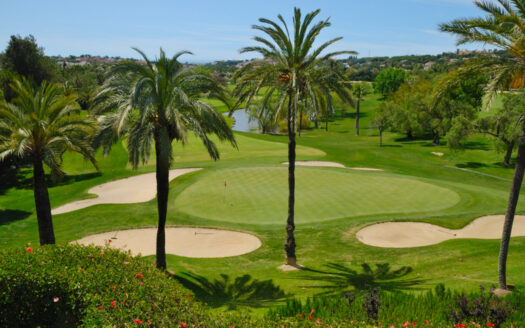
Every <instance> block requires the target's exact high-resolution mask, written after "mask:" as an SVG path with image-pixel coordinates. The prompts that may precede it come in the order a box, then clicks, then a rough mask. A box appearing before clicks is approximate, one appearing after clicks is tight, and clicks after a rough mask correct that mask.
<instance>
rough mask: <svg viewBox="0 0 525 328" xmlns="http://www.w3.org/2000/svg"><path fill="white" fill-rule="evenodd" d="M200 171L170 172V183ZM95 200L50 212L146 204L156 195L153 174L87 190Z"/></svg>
mask: <svg viewBox="0 0 525 328" xmlns="http://www.w3.org/2000/svg"><path fill="white" fill-rule="evenodd" d="M197 170H200V169H176V170H170V181H171V180H173V179H175V178H176V177H178V176H181V175H183V174H186V173H190V172H194V171H197ZM88 193H90V194H96V195H98V197H97V198H89V199H83V200H78V201H75V202H72V203H68V204H65V205H62V206H59V207H57V208H55V209H53V210H52V211H51V213H52V214H62V213H67V212H72V211H76V210H79V209H81V208H85V207H88V206H92V205H96V204H130V203H142V202H148V201H150V200H152V199H153V198H155V195H156V194H157V180H156V177H155V172H153V173H147V174H141V175H136V176H134V177H129V178H126V179H121V180H116V181H111V182H108V183H104V184H101V185H98V186H95V187H93V188H91V189H89V190H88Z"/></svg>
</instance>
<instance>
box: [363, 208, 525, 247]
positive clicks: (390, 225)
mask: <svg viewBox="0 0 525 328" xmlns="http://www.w3.org/2000/svg"><path fill="white" fill-rule="evenodd" d="M504 221H505V216H504V215H489V216H483V217H480V218H478V219H476V220H474V221H472V222H471V223H470V224H469V225H467V226H466V227H464V228H463V229H459V230H451V229H446V228H442V227H439V226H437V225H433V224H429V223H420V222H384V223H378V224H373V225H370V226H368V227H365V228H363V229H361V230H359V231H358V232H357V234H356V237H357V239H358V240H359V241H361V242H362V243H364V244H367V245H372V246H377V247H390V248H403V247H418V246H428V245H434V244H438V243H440V242H442V241H445V240H449V239H457V238H474V239H499V238H501V234H502V232H503V222H504ZM512 236H513V237H517V236H525V216H523V215H516V216H515V217H514V224H513V227H512Z"/></svg>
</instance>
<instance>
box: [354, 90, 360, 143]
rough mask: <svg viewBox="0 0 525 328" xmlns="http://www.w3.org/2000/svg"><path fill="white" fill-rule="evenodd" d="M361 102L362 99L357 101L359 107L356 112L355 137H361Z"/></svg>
mask: <svg viewBox="0 0 525 328" xmlns="http://www.w3.org/2000/svg"><path fill="white" fill-rule="evenodd" d="M360 103H361V101H360V99H357V106H356V111H355V135H356V136H359V105H360Z"/></svg>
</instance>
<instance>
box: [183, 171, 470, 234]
mask: <svg viewBox="0 0 525 328" xmlns="http://www.w3.org/2000/svg"><path fill="white" fill-rule="evenodd" d="M287 172H288V169H287V168H286V167H282V168H281V167H259V168H240V169H228V170H219V171H214V172H210V173H209V174H207V175H205V176H203V177H202V178H201V179H200V180H198V181H197V182H196V183H194V184H193V185H191V186H189V187H188V188H187V189H186V190H184V191H183V192H182V193H181V194H180V195H179V196H178V197H177V198H176V200H175V208H176V209H178V210H180V211H182V212H185V213H188V214H191V215H194V216H198V217H203V218H209V219H214V220H218V221H229V222H243V223H253V224H274V223H283V222H284V221H285V220H286V215H287V200H288V184H287V183H288V179H287ZM225 184H226V185H225ZM295 195H296V206H295V209H296V214H295V218H296V222H298V223H300V222H315V221H323V220H331V219H336V218H342V217H352V216H361V215H371V214H387V213H414V212H423V211H424V212H427V211H435V210H441V209H444V208H448V207H451V206H453V205H454V204H456V203H457V202H458V201H459V200H460V197H459V195H458V194H457V193H456V192H454V191H452V190H449V189H446V188H443V187H439V186H436V185H433V184H430V183H426V182H421V181H418V180H414V179H404V178H399V177H392V176H386V175H378V174H377V173H360V172H352V171H349V170H342V169H340V170H338V169H320V168H303V167H298V168H296V194H295Z"/></svg>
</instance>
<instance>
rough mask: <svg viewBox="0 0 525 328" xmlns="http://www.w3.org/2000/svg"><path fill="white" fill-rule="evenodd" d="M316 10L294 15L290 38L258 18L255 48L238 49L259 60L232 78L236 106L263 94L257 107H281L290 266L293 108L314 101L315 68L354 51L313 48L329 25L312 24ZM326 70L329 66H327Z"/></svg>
mask: <svg viewBox="0 0 525 328" xmlns="http://www.w3.org/2000/svg"><path fill="white" fill-rule="evenodd" d="M319 12H320V10H319V9H318V10H316V11H313V12H311V13H308V14H307V15H305V16H304V18H303V17H302V16H301V10H300V9H298V8H295V9H294V17H293V30H292V31H291V32H292V33H293V36H290V31H289V29H288V25H287V24H286V21H285V20H284V18H283V17H282V16H281V15H278V16H277V18H278V20H279V21H278V22H277V23H276V22H274V21H272V20H269V19H266V18H260V19H259V22H261V23H262V25H253V26H252V28H253V29H255V30H258V31H261V32H262V33H264V34H265V37H259V36H256V37H254V38H253V39H254V40H255V41H256V42H258V43H259V45H257V46H253V47H246V48H243V49H241V53H246V52H256V53H259V54H260V55H262V56H263V59H260V60H254V61H252V62H250V63H249V64H248V65H246V66H244V67H243V68H241V69H240V70H239V71H237V72H236V74H235V76H234V79H235V81H236V83H237V85H236V88H235V90H234V94H235V95H236V96H237V97H238V101H237V105H239V104H242V103H244V104H245V106H246V107H249V105H250V103H251V102H252V100H253V99H254V97H256V96H257V95H258V94H259V93H265V94H266V95H265V97H264V99H263V102H266V101H270V100H271V99H274V100H276V101H277V104H278V105H277V106H278V110H279V111H280V110H281V109H282V108H283V107H284V106H285V103H286V102H287V129H288V162H289V165H288V188H289V196H288V218H287V221H286V233H287V236H286V243H285V245H284V249H285V252H286V263H287V264H290V265H295V264H296V256H295V247H296V244H295V237H294V230H295V222H294V203H295V131H296V124H295V122H296V115H297V104H298V101H299V98H300V96H303V97H302V98H303V99H304V97H308V98H310V100H309V102H310V103H311V101H312V100H313V99H314V98H315V90H316V86H315V83H316V81H315V80H314V79H313V78H312V74H313V72H314V71H315V69H316V68H318V67H319V66H320V65H321V64H323V63H325V62H326V61H328V60H330V59H332V58H333V57H334V56H337V55H342V54H356V52H354V51H336V52H331V53H327V54H323V51H324V50H325V49H326V48H327V47H329V46H330V45H332V44H333V43H335V42H337V41H338V40H340V39H341V38H340V37H339V38H335V39H332V40H329V41H327V42H325V43H323V44H321V45H320V46H319V47H318V48H313V44H314V42H315V41H316V39H317V37H318V36H319V33H320V32H321V31H322V30H323V29H324V28H326V27H328V26H330V22H329V19H326V20H322V21H319V22H317V23H315V24H313V21H314V19H315V17H316V16H317V15H318V14H319ZM329 67H330V66H329Z"/></svg>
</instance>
